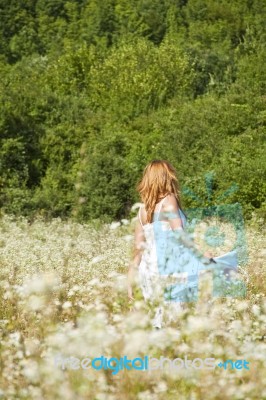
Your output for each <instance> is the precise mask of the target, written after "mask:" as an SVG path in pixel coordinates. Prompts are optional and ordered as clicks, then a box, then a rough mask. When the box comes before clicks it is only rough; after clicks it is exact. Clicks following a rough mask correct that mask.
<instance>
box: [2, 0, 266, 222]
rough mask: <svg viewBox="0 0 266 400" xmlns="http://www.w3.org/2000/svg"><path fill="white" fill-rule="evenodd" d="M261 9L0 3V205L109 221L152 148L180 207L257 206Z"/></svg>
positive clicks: (142, 0)
mask: <svg viewBox="0 0 266 400" xmlns="http://www.w3.org/2000/svg"><path fill="white" fill-rule="evenodd" d="M265 17H266V3H265V1H262V0H230V1H229V0H133V1H126V0H76V1H74V0H72V1H63V0H46V1H44V0H23V1H22V0H21V1H19V2H18V1H15V0H9V1H7V0H0V20H1V24H0V53H1V57H0V70H1V80H0V97H1V101H0V107H1V112H0V207H1V208H2V210H3V211H5V212H11V213H22V214H24V215H28V216H34V215H35V214H36V213H41V214H43V215H46V216H61V217H64V216H66V217H67V216H70V215H74V216H75V217H77V218H79V219H81V220H83V221H86V220H89V219H92V218H105V219H120V218H122V217H124V216H127V215H128V214H129V212H130V207H131V205H132V204H133V203H134V202H135V201H137V200H138V195H137V193H136V191H135V184H136V182H137V180H138V179H139V178H140V176H141V172H142V170H143V167H144V166H145V165H146V163H147V162H149V161H150V160H151V159H154V158H163V159H167V160H169V161H170V162H172V163H173V164H174V165H175V167H176V169H177V171H178V174H179V177H180V182H181V185H182V187H183V201H184V205H185V208H189V207H195V206H200V207H207V206H210V205H213V204H216V203H217V202H218V201H220V200H219V199H221V198H222V199H223V202H225V203H229V204H230V203H235V202H238V203H240V204H241V205H242V207H243V209H244V213H245V216H246V217H247V218H249V216H251V214H252V212H254V211H255V212H256V213H257V214H258V215H261V216H264V215H265V209H266V207H265V190H266V183H265V162H264V163H263V161H265V144H264V143H265V120H266V111H265V92H266V76H265V75H266V73H265V71H266V70H265V62H266V53H265V39H266V29H265ZM206 174H207V175H206ZM210 174H211V175H212V182H211V185H212V187H211V191H212V193H211V194H210V193H209V192H210V186H209V187H208V190H207V191H206V182H205V180H206V177H208V176H210ZM232 185H234V187H235V190H231V191H230V190H229V191H228V189H230V188H231V187H232ZM192 191H193V192H194V193H195V195H192V194H191V193H192Z"/></svg>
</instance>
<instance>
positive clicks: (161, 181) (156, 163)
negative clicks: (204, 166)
mask: <svg viewBox="0 0 266 400" xmlns="http://www.w3.org/2000/svg"><path fill="white" fill-rule="evenodd" d="M136 189H137V191H138V192H139V194H140V197H141V201H142V202H143V203H144V206H145V210H146V213H147V222H148V223H151V222H152V220H153V214H154V209H155V205H156V204H157V203H158V202H159V201H160V200H161V199H162V198H164V197H165V196H167V195H168V194H171V193H173V194H174V195H175V198H176V200H177V204H178V207H179V208H180V209H181V210H182V207H181V198H180V187H179V182H178V178H177V174H176V170H175V168H174V167H173V166H172V165H171V164H170V163H169V162H168V161H165V160H153V161H151V162H150V163H149V164H148V165H147V166H146V167H145V169H144V171H143V176H142V178H141V180H140V181H139V182H138V183H137V187H136ZM182 211H183V210H182Z"/></svg>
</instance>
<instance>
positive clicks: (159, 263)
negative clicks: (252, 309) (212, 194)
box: [139, 196, 237, 328]
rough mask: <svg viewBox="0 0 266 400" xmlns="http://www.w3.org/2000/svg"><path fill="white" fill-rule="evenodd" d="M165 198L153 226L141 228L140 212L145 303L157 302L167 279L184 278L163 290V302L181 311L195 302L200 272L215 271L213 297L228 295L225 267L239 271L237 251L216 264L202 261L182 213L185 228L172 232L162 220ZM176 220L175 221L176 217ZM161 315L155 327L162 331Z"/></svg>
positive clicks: (160, 311)
mask: <svg viewBox="0 0 266 400" xmlns="http://www.w3.org/2000/svg"><path fill="white" fill-rule="evenodd" d="M166 197H167V196H166ZM166 197H165V198H164V199H162V200H161V202H160V203H159V204H158V208H157V211H156V212H154V219H153V222H152V223H149V224H142V221H141V216H140V210H139V220H140V223H141V225H142V227H143V230H144V235H145V239H146V241H145V248H144V251H143V254H142V258H141V262H140V265H139V282H140V286H141V289H142V293H143V296H144V298H145V300H154V299H156V296H158V294H159V293H160V290H162V283H163V280H164V278H166V277H169V276H173V277H180V276H183V277H184V276H185V277H186V279H185V282H183V283H176V284H174V285H168V286H167V287H166V288H165V287H164V302H165V304H169V303H175V304H176V306H177V307H178V304H179V308H180V305H181V304H183V303H184V302H189V301H196V300H197V298H198V286H199V272H200V271H201V270H213V272H214V274H213V275H214V285H213V295H214V296H221V295H223V294H224V293H225V292H224V286H226V287H227V286H228V285H227V282H228V278H226V276H225V273H224V271H225V267H226V271H228V269H234V270H236V268H237V253H236V251H233V252H229V253H226V254H224V255H222V256H220V257H214V258H213V261H210V260H209V259H206V258H202V257H200V256H199V253H198V252H197V250H196V248H195V246H194V244H193V242H192V241H191V239H190V238H189V236H188V234H187V233H186V232H185V226H186V224H187V219H186V216H185V214H184V213H183V211H182V210H181V209H179V210H178V212H179V216H180V219H181V222H182V228H179V229H177V230H172V229H171V226H170V223H169V220H167V221H160V220H159V218H160V215H161V214H160V212H161V207H162V204H163V202H164V200H165V199H166ZM170 218H171V216H170ZM173 218H176V215H174V216H173ZM224 282H225V283H224ZM162 314H163V308H162V307H157V308H156V314H155V318H154V321H153V325H154V326H156V327H158V328H161V325H162V317H163V315H162Z"/></svg>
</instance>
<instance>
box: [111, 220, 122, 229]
mask: <svg viewBox="0 0 266 400" xmlns="http://www.w3.org/2000/svg"><path fill="white" fill-rule="evenodd" d="M120 225H121V222H119V221H118V222H112V223H111V224H110V229H112V230H113V229H117V228H118V227H119V226H120Z"/></svg>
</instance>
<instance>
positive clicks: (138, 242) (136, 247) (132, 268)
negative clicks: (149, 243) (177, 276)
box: [127, 219, 145, 300]
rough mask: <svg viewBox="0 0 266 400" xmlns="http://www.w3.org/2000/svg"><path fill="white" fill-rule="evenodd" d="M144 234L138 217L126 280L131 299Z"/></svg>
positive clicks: (130, 298)
mask: <svg viewBox="0 0 266 400" xmlns="http://www.w3.org/2000/svg"><path fill="white" fill-rule="evenodd" d="M144 243H145V236H144V231H143V228H142V226H141V223H140V221H139V219H137V221H136V225H135V234H134V243H133V256H132V260H131V262H130V264H129V268H128V275H127V282H128V298H129V300H133V299H134V297H133V288H132V286H133V284H134V282H135V278H136V272H137V270H138V267H139V264H140V261H141V256H142V252H143V248H144Z"/></svg>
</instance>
